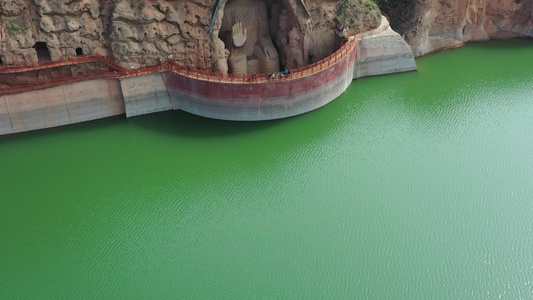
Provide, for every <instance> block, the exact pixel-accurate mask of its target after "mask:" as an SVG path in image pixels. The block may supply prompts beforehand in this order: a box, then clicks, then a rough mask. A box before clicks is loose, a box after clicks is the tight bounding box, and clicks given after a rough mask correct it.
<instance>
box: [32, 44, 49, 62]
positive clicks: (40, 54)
mask: <svg viewBox="0 0 533 300" xmlns="http://www.w3.org/2000/svg"><path fill="white" fill-rule="evenodd" d="M33 48H34V49H35V52H37V59H38V61H39V62H43V61H51V60H52V57H51V56H50V50H49V49H48V45H46V42H37V43H35V45H33Z"/></svg>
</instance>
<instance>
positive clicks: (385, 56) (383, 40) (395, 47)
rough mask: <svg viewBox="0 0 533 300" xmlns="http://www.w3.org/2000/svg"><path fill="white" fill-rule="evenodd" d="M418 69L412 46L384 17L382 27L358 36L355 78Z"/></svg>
mask: <svg viewBox="0 0 533 300" xmlns="http://www.w3.org/2000/svg"><path fill="white" fill-rule="evenodd" d="M414 70H416V63H415V58H414V56H413V52H412V50H411V47H409V45H408V44H407V43H406V42H405V40H404V39H403V38H402V37H401V36H400V35H399V34H398V33H396V32H395V31H393V30H392V29H391V28H390V27H389V23H388V21H387V19H385V18H384V17H383V18H382V24H381V27H380V28H379V29H378V30H377V32H376V33H373V34H371V35H365V34H362V35H360V36H357V59H356V68H355V70H354V75H353V78H354V79H356V78H360V77H367V76H376V75H384V74H391V73H398V72H408V71H414Z"/></svg>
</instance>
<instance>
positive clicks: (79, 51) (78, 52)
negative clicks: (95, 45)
mask: <svg viewBox="0 0 533 300" xmlns="http://www.w3.org/2000/svg"><path fill="white" fill-rule="evenodd" d="M76 56H83V49H81V48H76Z"/></svg>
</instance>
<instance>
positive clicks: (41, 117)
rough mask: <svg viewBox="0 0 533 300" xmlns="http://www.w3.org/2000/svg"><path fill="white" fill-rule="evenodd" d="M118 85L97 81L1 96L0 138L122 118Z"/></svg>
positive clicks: (113, 80) (122, 106)
mask: <svg viewBox="0 0 533 300" xmlns="http://www.w3.org/2000/svg"><path fill="white" fill-rule="evenodd" d="M119 85H120V83H119V82H118V80H116V79H97V80H89V81H83V82H78V83H74V84H69V85H64V86H58V87H53V88H48V89H43V90H37V91H31V92H25V93H20V94H14V95H7V96H3V97H1V98H0V99H2V101H0V134H8V133H17V132H24V131H29V130H36V129H43V128H50V127H56V126H61V125H67V124H73V123H78V122H83V121H88V120H95V119H100V118H105V117H109V116H114V115H119V114H123V113H124V100H123V98H122V93H121V91H120V86H119ZM2 103H4V105H3V104H2ZM8 119H9V122H8ZM9 124H11V128H9Z"/></svg>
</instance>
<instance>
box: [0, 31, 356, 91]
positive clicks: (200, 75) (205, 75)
mask: <svg viewBox="0 0 533 300" xmlns="http://www.w3.org/2000/svg"><path fill="white" fill-rule="evenodd" d="M356 44H357V41H356V38H355V37H349V38H348V39H347V40H345V41H343V43H342V45H341V47H340V48H339V49H338V50H337V51H335V52H334V53H333V54H331V55H330V56H328V57H326V58H324V59H322V60H320V61H318V62H316V63H313V64H311V65H308V66H305V67H302V68H297V69H292V70H289V73H288V74H285V73H284V72H281V73H275V74H274V76H272V74H255V76H253V75H252V74H247V75H234V74H222V73H214V72H208V71H202V70H196V69H190V68H188V67H187V66H185V65H182V64H178V63H176V62H174V61H173V60H170V61H169V62H167V63H164V64H161V65H157V66H153V67H146V68H141V69H133V70H128V69H126V68H123V67H121V66H120V65H118V64H117V63H115V62H113V61H112V60H110V59H108V58H107V57H104V56H101V55H91V56H85V57H76V58H71V59H61V60H56V61H51V62H44V63H39V64H34V65H24V66H0V74H14V73H22V72H29V71H36V70H42V69H48V68H57V67H64V66H70V65H76V64H84V63H93V62H100V63H103V64H105V65H107V66H109V67H110V68H112V69H114V71H111V72H95V73H86V74H83V75H74V76H68V77H66V76H65V77H60V78H54V79H52V80H50V81H48V82H44V83H38V84H35V83H32V84H22V85H15V86H8V87H4V88H0V96H2V95H7V94H16V93H21V92H27V91H32V90H39V89H44V88H50V87H54V86H59V85H63V84H70V83H75V82H81V81H85V80H93V79H106V78H129V77H135V76H142V75H149V74H154V73H161V72H167V71H170V72H174V73H176V74H180V75H182V76H186V77H189V78H194V79H196V80H203V81H209V82H220V83H227V84H256V83H267V82H276V81H287V80H295V79H300V78H305V77H308V76H311V75H314V74H317V73H319V72H322V71H324V70H327V69H329V68H330V67H332V66H334V65H335V64H337V63H339V62H340V61H342V60H343V59H344V58H346V57H347V56H348V55H349V54H350V53H352V52H353V51H354V50H355V48H356Z"/></svg>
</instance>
